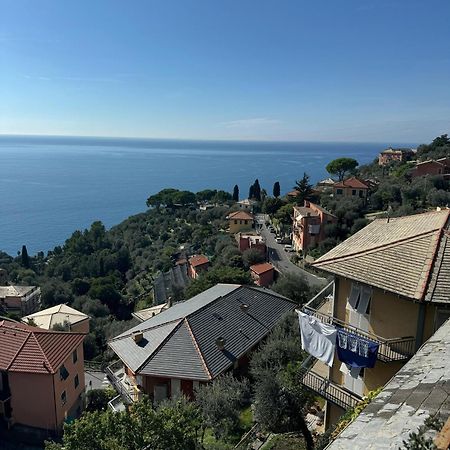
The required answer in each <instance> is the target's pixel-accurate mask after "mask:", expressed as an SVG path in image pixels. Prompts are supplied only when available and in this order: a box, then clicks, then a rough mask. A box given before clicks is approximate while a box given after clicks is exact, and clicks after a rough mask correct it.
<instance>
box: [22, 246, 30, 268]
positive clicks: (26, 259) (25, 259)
mask: <svg viewBox="0 0 450 450" xmlns="http://www.w3.org/2000/svg"><path fill="white" fill-rule="evenodd" d="M22 266H23V267H25V268H26V269H29V268H30V258H29V256H28V250H27V246H26V245H22Z"/></svg>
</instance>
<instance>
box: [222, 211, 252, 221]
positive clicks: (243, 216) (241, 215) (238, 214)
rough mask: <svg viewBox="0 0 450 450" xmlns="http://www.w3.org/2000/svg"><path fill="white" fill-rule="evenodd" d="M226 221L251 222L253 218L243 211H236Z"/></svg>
mask: <svg viewBox="0 0 450 450" xmlns="http://www.w3.org/2000/svg"><path fill="white" fill-rule="evenodd" d="M227 218H228V219H239V220H253V216H252V215H251V214H249V213H248V212H245V211H236V212H233V213H231V214H229V215H228V217H227Z"/></svg>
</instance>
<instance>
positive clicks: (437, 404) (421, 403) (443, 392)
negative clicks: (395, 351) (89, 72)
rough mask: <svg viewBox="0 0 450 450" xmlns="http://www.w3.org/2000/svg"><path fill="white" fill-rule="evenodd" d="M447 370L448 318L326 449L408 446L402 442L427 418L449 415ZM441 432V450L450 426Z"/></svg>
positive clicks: (449, 441) (448, 439) (449, 366)
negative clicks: (436, 415)
mask: <svg viewBox="0 0 450 450" xmlns="http://www.w3.org/2000/svg"><path fill="white" fill-rule="evenodd" d="M449 374H450V321H447V322H445V324H444V325H442V327H441V328H439V329H438V330H437V331H436V333H435V334H433V336H432V337H431V338H430V339H429V340H428V341H427V342H426V343H425V344H424V345H423V347H422V348H421V349H420V350H419V351H418V352H417V353H416V354H415V355H414V356H413V357H412V358H411V360H410V361H408V362H407V363H406V364H405V366H403V367H402V368H401V369H400V370H399V372H398V373H397V375H395V376H394V378H392V379H391V380H390V381H389V382H388V383H387V384H386V386H385V387H384V388H383V390H382V391H381V393H380V394H379V395H378V396H377V397H375V398H374V399H373V400H372V402H371V403H370V404H369V405H368V406H367V407H366V408H365V409H364V410H363V411H362V413H361V414H360V415H359V416H358V417H357V418H356V419H355V420H354V421H353V422H352V423H351V424H350V425H349V426H348V427H347V428H346V429H345V430H344V431H343V432H342V433H341V434H339V435H338V436H337V438H336V439H335V441H334V442H333V443H332V444H331V445H330V446H329V447H327V449H329V450H347V449H352V450H367V449H391V450H397V449H399V448H405V447H404V446H403V445H402V444H403V441H408V438H409V434H410V433H413V432H417V430H418V428H419V426H421V425H423V423H424V421H425V419H426V418H427V417H429V416H434V415H435V414H440V415H441V417H442V419H443V420H444V421H445V420H447V418H448V417H450V390H449V389H448V386H449V383H450V378H449ZM449 423H450V422H449V421H448V420H447V424H449ZM442 431H443V432H442ZM442 431H441V433H439V434H437V436H436V437H434V442H435V444H436V445H437V449H439V450H440V449H447V448H448V447H449V446H450V427H449V426H448V425H447V431H445V430H442ZM439 438H440V439H439ZM438 439H439V443H440V444H442V445H439V444H438ZM423 448H425V447H423Z"/></svg>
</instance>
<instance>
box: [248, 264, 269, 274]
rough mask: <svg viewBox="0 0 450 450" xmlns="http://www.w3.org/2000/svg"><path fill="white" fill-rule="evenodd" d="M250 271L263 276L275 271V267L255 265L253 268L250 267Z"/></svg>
mask: <svg viewBox="0 0 450 450" xmlns="http://www.w3.org/2000/svg"><path fill="white" fill-rule="evenodd" d="M250 270H251V271H252V272H255V273H256V274H257V275H261V274H262V273H265V272H268V271H269V270H273V266H272V264H270V263H262V264H254V265H253V266H250Z"/></svg>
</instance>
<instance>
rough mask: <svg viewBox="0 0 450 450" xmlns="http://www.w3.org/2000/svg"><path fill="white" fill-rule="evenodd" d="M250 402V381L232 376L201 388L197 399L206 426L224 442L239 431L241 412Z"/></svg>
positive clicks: (229, 375)
mask: <svg viewBox="0 0 450 450" xmlns="http://www.w3.org/2000/svg"><path fill="white" fill-rule="evenodd" d="M248 400H249V385H248V381H247V380H245V379H244V380H242V381H239V380H238V379H236V378H234V377H233V376H232V375H231V374H225V375H222V376H220V377H218V378H216V379H215V380H214V381H213V382H212V383H210V384H206V385H203V386H201V387H200V388H199V389H198V390H197V392H196V399H195V401H196V403H197V405H198V406H199V409H200V411H201V414H202V417H203V420H204V423H205V425H206V426H207V427H209V428H211V429H212V430H213V433H214V435H215V437H216V439H224V440H229V439H230V437H232V436H233V435H235V434H236V433H237V432H238V431H239V429H240V410H241V408H242V406H244V405H245V404H246V403H248Z"/></svg>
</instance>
